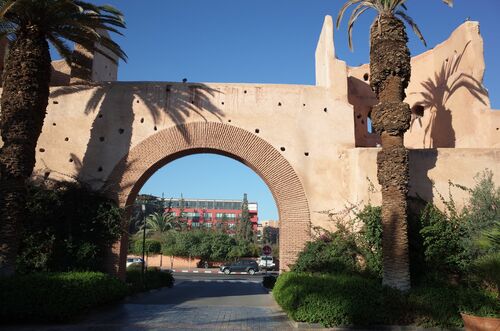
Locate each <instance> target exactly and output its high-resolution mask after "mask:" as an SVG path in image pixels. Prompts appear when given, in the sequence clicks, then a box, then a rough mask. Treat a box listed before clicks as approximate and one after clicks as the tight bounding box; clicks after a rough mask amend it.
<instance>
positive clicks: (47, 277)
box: [0, 272, 127, 323]
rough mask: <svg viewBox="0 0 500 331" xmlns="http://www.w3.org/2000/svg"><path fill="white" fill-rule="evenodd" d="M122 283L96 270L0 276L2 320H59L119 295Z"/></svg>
mask: <svg viewBox="0 0 500 331" xmlns="http://www.w3.org/2000/svg"><path fill="white" fill-rule="evenodd" d="M126 294H127V287H126V285H125V284H124V283H123V282H121V281H120V280H118V279H117V278H114V277H110V276H108V275H105V274H102V273H98V272H67V273H35V274H30V275H16V276H12V277H8V278H0V302H2V304H1V305H0V320H1V321H2V322H44V323H46V322H55V321H56V322H61V321H67V320H70V319H74V318H75V317H77V316H80V315H82V314H83V313H85V312H86V311H88V310H89V309H91V308H94V307H96V306H99V305H103V304H105V303H109V302H114V301H117V300H119V299H122V298H123V297H125V295H126Z"/></svg>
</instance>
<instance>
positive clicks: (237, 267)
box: [220, 260, 259, 275]
mask: <svg viewBox="0 0 500 331" xmlns="http://www.w3.org/2000/svg"><path fill="white" fill-rule="evenodd" d="M220 271H222V272H223V273H225V274H226V275H229V274H230V273H231V272H235V271H239V272H247V273H249V274H250V275H253V274H255V273H256V272H257V271H259V265H258V264H257V262H255V261H254V260H239V261H236V262H233V263H230V264H224V265H221V266H220Z"/></svg>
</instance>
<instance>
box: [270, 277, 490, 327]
mask: <svg viewBox="0 0 500 331" xmlns="http://www.w3.org/2000/svg"><path fill="white" fill-rule="evenodd" d="M273 295H274V297H275V299H276V301H277V302H278V304H279V305H280V306H281V307H282V308H283V309H284V310H285V311H286V312H287V314H288V315H289V316H290V317H291V318H293V319H294V320H296V321H301V322H309V323H321V324H323V325H324V326H325V327H332V326H352V325H354V326H367V325H370V326H376V325H409V324H417V325H421V326H425V327H436V326H437V327H441V328H449V327H461V326H462V321H461V318H460V311H467V312H471V313H475V314H480V315H490V316H497V315H498V313H499V312H500V301H499V300H498V297H495V295H494V294H493V293H488V292H485V291H483V290H481V289H477V288H467V287H459V286H449V285H448V286H447V285H444V284H427V285H422V286H420V287H417V288H415V289H412V290H411V291H410V292H409V293H408V294H403V293H401V292H399V291H397V290H394V289H390V288H387V287H384V286H382V285H381V284H380V282H379V281H377V280H375V279H371V278H367V277H362V276H357V275H342V274H329V275H320V274H314V275H313V274H305V273H295V272H288V273H285V274H282V275H280V276H279V277H278V280H277V282H276V285H275V286H274V289H273Z"/></svg>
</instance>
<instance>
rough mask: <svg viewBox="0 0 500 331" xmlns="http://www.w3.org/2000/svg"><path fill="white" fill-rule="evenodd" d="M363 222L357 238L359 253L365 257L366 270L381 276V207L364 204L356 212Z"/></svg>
mask: <svg viewBox="0 0 500 331" xmlns="http://www.w3.org/2000/svg"><path fill="white" fill-rule="evenodd" d="M356 217H357V218H358V219H359V220H360V221H361V222H362V223H363V227H362V228H361V231H360V233H359V234H360V237H359V239H358V240H357V243H358V246H359V247H360V251H361V255H362V256H363V258H364V259H365V263H366V270H367V271H368V272H370V273H371V274H373V275H375V276H377V277H379V278H381V277H382V260H383V258H382V208H381V207H373V206H371V205H367V206H365V208H363V210H362V211H361V212H359V213H357V214H356Z"/></svg>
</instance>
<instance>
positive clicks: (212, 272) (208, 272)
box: [168, 269, 271, 275]
mask: <svg viewBox="0 0 500 331" xmlns="http://www.w3.org/2000/svg"><path fill="white" fill-rule="evenodd" d="M168 270H170V271H172V272H175V273H192V274H219V275H221V274H222V275H223V274H224V273H223V272H222V271H219V270H201V271H200V270H189V269H168ZM269 274H271V273H269ZM230 275H249V273H248V272H240V271H233V272H231V273H230ZM255 275H265V273H261V272H256V273H255Z"/></svg>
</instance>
